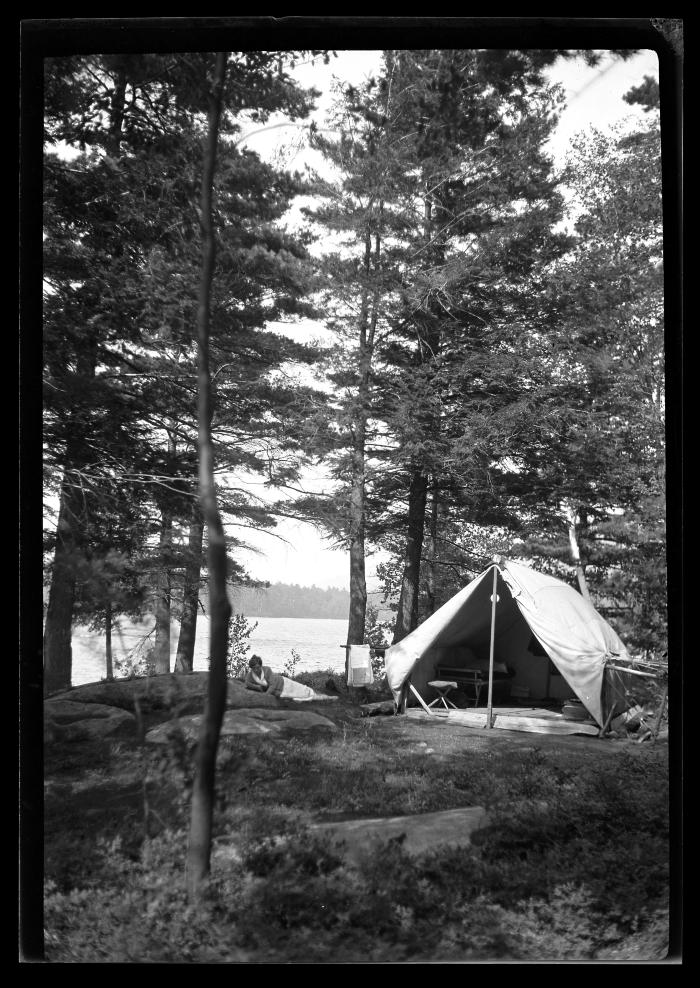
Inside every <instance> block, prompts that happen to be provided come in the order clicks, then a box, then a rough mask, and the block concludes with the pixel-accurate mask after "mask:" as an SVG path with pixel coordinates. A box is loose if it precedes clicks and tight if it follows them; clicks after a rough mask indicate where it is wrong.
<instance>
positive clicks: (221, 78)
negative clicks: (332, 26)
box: [187, 52, 231, 898]
mask: <svg viewBox="0 0 700 988" xmlns="http://www.w3.org/2000/svg"><path fill="white" fill-rule="evenodd" d="M227 55H228V53H227V52H218V53H217V56H216V66H215V72H214V79H213V84H212V87H211V90H210V93H209V114H208V132H207V143H206V150H205V154H204V165H203V169H202V191H201V209H200V223H201V227H202V275H201V280H200V286H199V301H198V306H197V420H198V426H199V429H198V445H199V497H200V503H201V506H202V515H203V518H204V522H205V523H206V526H207V538H208V555H207V559H208V565H209V621H210V625H209V656H210V658H209V684H208V685H209V688H208V692H207V701H206V706H205V709H204V716H203V718H202V726H201V729H200V734H199V743H198V745H197V754H196V757H195V775H194V782H193V786H192V806H191V815H190V836H189V847H188V851H187V892H188V895H189V897H190V898H194V897H195V896H196V895H197V894H198V892H199V891H200V889H201V887H202V885H203V884H204V882H205V880H206V878H207V876H208V875H209V868H210V859H211V835H212V821H213V811H214V786H215V777H216V753H217V749H218V746H219V735H220V733H221V721H222V718H223V715H224V710H225V708H226V686H227V683H226V647H227V641H228V626H229V621H230V618H231V603H230V601H229V599H228V595H227V593H226V540H225V537H224V527H223V524H222V521H221V515H220V513H219V506H218V503H217V499H216V487H215V483H214V451H213V444H212V429H211V425H212V415H213V404H214V396H213V388H212V380H211V371H210V367H209V359H210V358H209V327H210V318H211V285H212V278H213V274H214V261H215V256H216V245H215V240H214V230H213V223H212V200H213V193H214V173H215V169H216V150H217V143H218V136H219V120H220V118H221V108H222V93H223V87H224V82H225V79H226V60H227Z"/></svg>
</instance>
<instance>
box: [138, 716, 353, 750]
mask: <svg viewBox="0 0 700 988" xmlns="http://www.w3.org/2000/svg"><path fill="white" fill-rule="evenodd" d="M201 721H202V717H201V715H195V716H190V717H179V718H178V719H177V720H170V721H167V722H166V723H164V724H159V725H158V726H157V727H154V728H153V729H152V730H150V731H149V732H148V733H147V734H146V741H150V742H152V743H154V744H168V743H169V742H170V739H171V738H172V736H173V733H174V732H180V733H181V734H183V735H184V736H185V738H186V739H187V740H188V741H191V742H192V741H196V740H197V739H198V737H199V728H200V724H201ZM319 729H320V730H326V731H337V730H338V728H337V727H336V725H335V724H334V723H333V721H331V720H328V718H327V717H322V716H321V714H316V713H313V712H312V711H311V710H263V709H248V710H245V709H244V710H227V711H226V713H225V714H224V718H223V721H222V723H221V736H222V737H226V736H230V735H232V734H260V735H271V734H272V735H288V734H296V733H299V732H302V733H304V732H307V731H314V730H319Z"/></svg>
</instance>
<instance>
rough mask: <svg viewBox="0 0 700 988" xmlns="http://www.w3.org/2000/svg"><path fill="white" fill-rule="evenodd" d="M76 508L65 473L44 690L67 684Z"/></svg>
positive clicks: (53, 690)
mask: <svg viewBox="0 0 700 988" xmlns="http://www.w3.org/2000/svg"><path fill="white" fill-rule="evenodd" d="M79 510H80V508H79V505H78V499H77V497H76V494H75V490H74V488H73V487H72V486H71V485H70V482H69V480H68V477H67V476H66V477H64V480H63V484H62V485H61V500H60V504H59V509H58V524H57V527H56V550H55V553H54V560H53V569H52V572H51V585H50V588H49V604H48V609H47V612H46V623H45V625H44V693H45V694H49V693H56V692H57V691H59V690H67V689H70V687H71V677H72V665H73V658H72V648H71V627H72V623H73V605H74V602H75V582H76V581H75V553H76V551H77V541H78V539H77V527H78V517H79V516H78V512H79Z"/></svg>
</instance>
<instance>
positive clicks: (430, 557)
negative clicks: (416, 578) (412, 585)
mask: <svg viewBox="0 0 700 988" xmlns="http://www.w3.org/2000/svg"><path fill="white" fill-rule="evenodd" d="M437 527H438V488H437V480H436V478H435V477H433V483H432V490H431V497H430V534H429V536H428V545H427V547H426V553H425V562H426V573H425V596H426V609H427V612H428V615H430V614H434V613H435V562H436V557H437Z"/></svg>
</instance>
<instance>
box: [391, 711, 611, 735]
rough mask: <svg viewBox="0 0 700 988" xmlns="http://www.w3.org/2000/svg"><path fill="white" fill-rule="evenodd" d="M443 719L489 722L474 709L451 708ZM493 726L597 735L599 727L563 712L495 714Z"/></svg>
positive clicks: (479, 724)
mask: <svg viewBox="0 0 700 988" xmlns="http://www.w3.org/2000/svg"><path fill="white" fill-rule="evenodd" d="M406 713H410V714H411V716H413V717H417V718H418V719H420V720H424V719H426V718H427V717H428V716H429V717H434V716H435V715H434V714H433V712H432V710H431V711H430V713H429V714H425V713H424V712H423V711H422V710H418V709H417V708H416V707H413V708H412V709H409V710H407V711H406ZM443 719H444V720H446V721H447V722H448V723H449V724H459V725H460V726H463V727H478V728H485V727H486V726H487V722H488V712H487V711H486V710H485V711H484V712H483V713H477V712H476V711H474V710H450V711H449V713H447V714H446V715H444V714H443ZM493 727H494V728H500V729H501V730H503V731H526V732H529V733H532V734H588V735H590V736H591V737H597V735H598V731H599V727H598V725H597V724H586V723H584V722H583V721H574V720H565V719H564V718H563V717H562V716H561V714H552V715H550V716H548V717H534V716H521V715H520V714H503V713H494V714H493Z"/></svg>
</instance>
